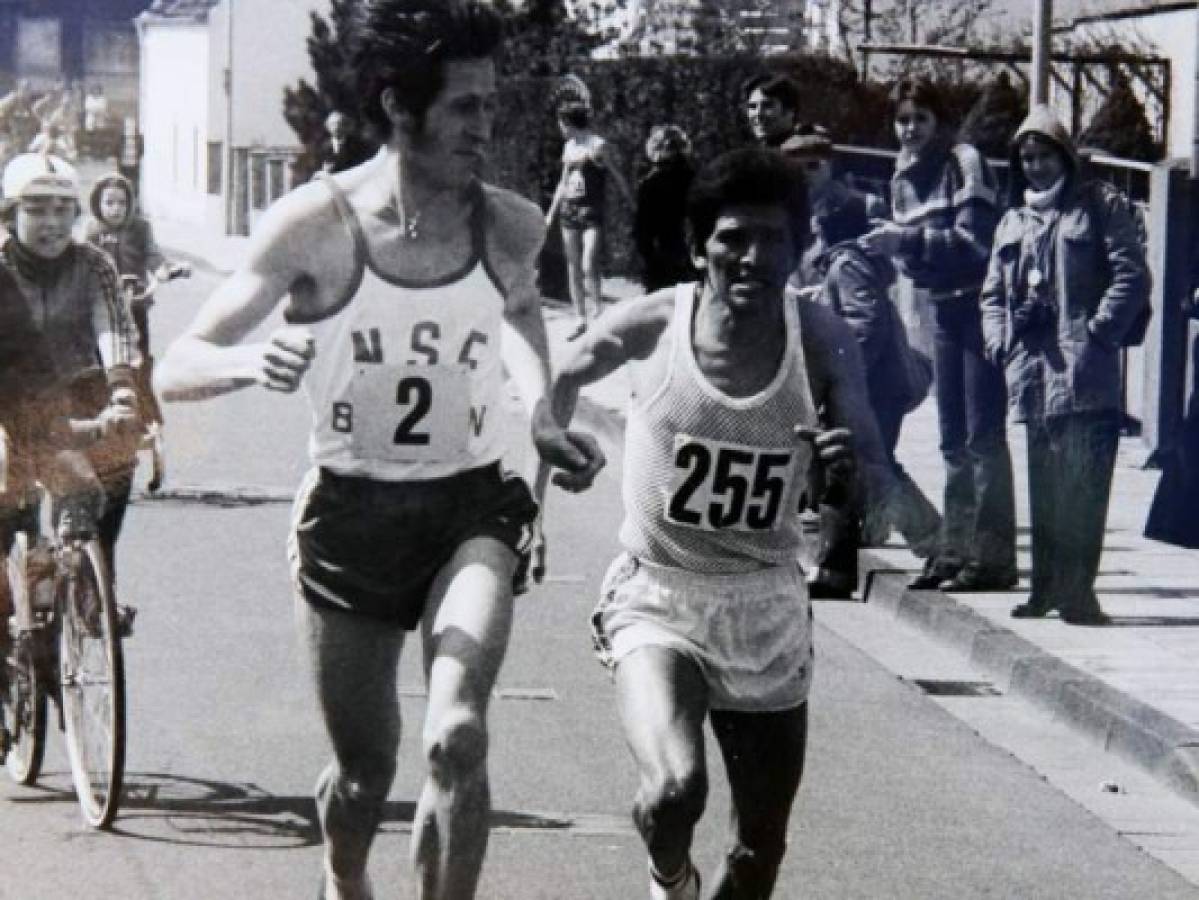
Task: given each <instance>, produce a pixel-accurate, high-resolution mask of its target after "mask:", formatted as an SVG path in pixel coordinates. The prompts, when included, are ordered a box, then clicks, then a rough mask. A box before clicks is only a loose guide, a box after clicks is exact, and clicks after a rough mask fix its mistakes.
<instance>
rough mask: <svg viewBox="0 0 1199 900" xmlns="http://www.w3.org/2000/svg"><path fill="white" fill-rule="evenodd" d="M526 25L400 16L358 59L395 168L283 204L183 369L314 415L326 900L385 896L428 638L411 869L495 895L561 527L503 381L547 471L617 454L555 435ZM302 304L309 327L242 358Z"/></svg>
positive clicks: (308, 548)
mask: <svg viewBox="0 0 1199 900" xmlns="http://www.w3.org/2000/svg"><path fill="white" fill-rule="evenodd" d="M502 26H503V23H502V21H501V19H500V18H499V17H498V15H497V14H496V13H495V12H494V11H493V9H492V8H491V7H490V6H488V5H487V4H486V3H483V2H480V0H464V2H449V3H446V2H443V0H436V2H434V0H423V2H422V0H375V2H372V3H369V4H368V5H367V6H366V8H365V16H364V21H363V22H362V24H361V28H362V32H361V34H360V35H359V38H360V40H359V41H358V47H359V50H358V55H357V58H356V61H355V65H356V70H357V72H358V73H359V76H360V81H361V84H360V96H362V97H363V98H364V109H363V115H364V117H365V118H366V120H367V121H368V122H370V123H371V125H372V126H373V127H374V128H375V130H376V131H377V132H378V134H379V136H380V137H381V138H382V140H383V143H384V146H383V148H382V149H381V150H380V152H379V154H378V155H377V156H376V157H375V158H374V159H372V160H370V161H368V162H366V163H363V164H362V165H360V166H356V167H354V168H351V169H348V170H347V171H345V172H342V173H339V174H337V175H333V176H324V177H321V178H318V179H317V180H315V181H313V182H310V183H308V184H305V185H303V186H301V187H300V188H298V189H296V190H295V191H294V192H293V193H291V194H289V195H288V196H286V197H284V198H283V199H282V200H281V201H280V202H279V203H278V204H276V206H275V207H274V208H273V209H272V210H271V211H270V212H269V213H268V214H267V216H266V217H265V218H264V220H263V222H262V223H261V225H260V226H259V231H258V233H257V234H256V235H255V238H254V241H253V244H252V249H251V251H250V254H249V258H248V260H247V262H246V263H245V264H244V265H243V266H242V267H241V268H240V269H239V270H238V271H237V272H236V273H235V274H234V275H233V276H231V277H230V278H229V279H228V280H227V281H226V282H225V283H224V284H223V285H222V286H221V287H220V288H219V289H218V291H217V292H216V294H215V295H214V296H213V297H212V298H211V300H210V301H209V303H208V304H207V305H206V306H205V308H204V309H203V310H202V311H201V312H200V314H199V316H198V317H197V319H196V321H195V322H194V323H193V325H192V326H191V329H190V331H189V333H188V334H187V335H185V336H184V337H182V338H181V339H180V340H179V341H178V342H177V343H176V344H175V345H174V347H173V348H172V349H171V351H170V352H169V353H168V355H167V357H166V358H165V359H164V360H163V364H162V368H161V372H160V377H159V385H160V388H161V389H162V392H163V395H164V397H166V398H167V399H172V398H175V399H189V398H196V399H198V398H201V397H205V396H210V395H213V394H217V393H222V392H225V391H230V390H234V389H236V388H239V387H244V386H247V385H252V384H262V385H264V386H266V387H268V388H271V389H275V390H282V391H292V390H295V389H296V388H297V387H299V385H300V383H301V380H302V381H303V385H304V387H305V389H306V391H307V394H308V396H309V400H310V402H311V404H312V408H313V412H314V427H313V434H312V436H311V439H310V448H311V454H312V457H313V463H314V469H313V471H312V472H311V474H310V475H309V477H308V478H307V479H306V480H305V482H304V484H303V486H302V487H301V489H300V491H299V494H298V496H297V499H296V507H295V517H294V531H293V533H292V537H291V541H290V547H289V549H290V555H291V559H292V563H293V571H294V575H295V583H296V588H297V594H298V602H297V609H298V615H299V618H300V622H301V627H302V630H303V632H304V635H305V638H306V643H307V649H308V652H309V656H310V659H311V663H312V668H313V673H314V675H315V681H316V689H317V698H318V701H319V705H320V709H321V713H322V715H323V717H324V722H325V727H326V728H327V730H328V733H329V737H330V739H331V742H332V744H333V753H334V759H333V762H332V763H331V764H330V765H329V767H328V768H327V769H326V770H325V771H324V772H323V773H322V774H321V776H320V779H319V781H318V784H317V804H318V808H319V811H320V820H321V828H322V831H323V833H324V837H325V860H324V868H325V872H324V881H323V893H324V895H325V896H326V897H327V898H329V900H335V898H336V900H346V898H353V900H360V898H369V897H371V896H372V893H371V889H370V885H369V881H368V879H367V873H366V864H367V855H368V852H369V848H370V844H371V841H372V839H373V837H374V835H375V832H376V830H377V828H378V825H379V820H380V816H381V813H382V809H383V803H384V801H385V799H386V797H387V793H388V790H389V788H390V787H391V783H392V780H393V777H394V775H395V770H396V754H397V749H398V746H399V740H400V708H399V702H398V698H397V690H396V687H397V685H396V678H397V665H398V663H399V658H400V652H401V649H402V647H403V645H404V638H405V636H406V633H407V631H409V630H416V629H418V628H419V629H420V632H421V638H422V641H423V644H424V659H425V673H426V677H427V680H428V709H427V713H426V716H425V722H424V728H423V731H422V734H421V739H422V741H423V746H424V755H425V758H426V760H427V763H428V767H429V777H428V780H427V781H426V782H425V787H424V790H423V792H422V794H421V797H420V800H419V803H418V804H417V809H416V814H415V819H414V822H413V833H412V856H413V862H414V865H415V867H416V870H417V876H418V882H419V884H418V889H417V894H418V896H420V897H422V898H450V897H453V898H462V897H472V896H474V893H475V890H476V886H477V883H478V878H479V872H480V868H481V866H482V862H483V855H484V852H485V849H486V846H487V837H488V813H489V810H490V792H489V787H488V778H487V767H486V761H487V745H488V730H487V722H486V714H487V705H488V698H489V696H490V693H491V690H492V686H493V685H494V683H495V679H496V675H497V672H498V670H499V667H500V664H501V662H502V660H503V657H504V653H505V650H506V648H507V644H508V636H509V631H510V628H511V624H512V612H513V610H512V582H513V577H514V575H515V573H516V570H517V564H518V561H519V560H520V556H521V554H522V552H523V551H524V549H525V543H524V542H525V540H526V538H527V532H528V528H529V525H530V523H531V522H532V521H533V519H534V517H535V516H536V511H537V507H536V504H535V503H534V502H533V499H532V497H531V495H530V493H529V490H528V488H527V486H526V485H525V483H524V482H523V481H521V480H520V479H518V478H515V477H513V476H511V475H509V474H507V473H505V472H504V471H503V469H502V468H501V463H500V459H501V455H502V453H503V451H504V449H505V448H504V446H503V443H504V442H503V440H502V435H501V428H500V422H499V419H500V416H501V414H502V413H501V408H502V401H503V395H502V390H503V388H502V384H503V373H502V368H506V369H507V371H508V373H509V374H510V376H511V377H512V379H513V380H514V381H515V382H516V385H517V387H518V388H519V390H520V393H521V395H522V397H523V399H524V401H525V404H526V406H527V408H528V411H529V414H530V416H531V418H532V423H533V424H532V435H533V441H534V443H535V445H536V447H537V449H538V451H539V452H540V454H541V455H542V456H543V457H544V458H545V459H546V460H548V461H550V462H552V463H554V464H555V465H559V466H563V467H564V468H565V469H566V470H568V474H565V478H563V477H562V476H561V475H560V476H558V477H559V479H560V481H562V480H565V481H566V482H568V483H569V484H568V485H567V486H580V487H581V486H584V485H586V484H587V483H589V482H590V480H591V478H592V477H593V476H594V473H595V471H596V470H597V469H598V467H599V465H601V464H602V456H601V455H600V454H599V450H598V447H597V445H596V444H595V442H594V441H593V440H591V439H590V438H589V437H587V436H583V435H577V434H573V433H571V434H568V433H567V432H566V431H565V430H564V429H562V428H559V427H558V426H557V425H556V424H555V422H554V419H553V417H552V415H551V414H550V412H549V408H548V404H547V402H546V397H545V393H546V390H547V385H548V376H549V366H548V361H547V351H546V337H545V325H544V322H543V320H542V317H541V307H540V298H539V296H538V292H537V290H536V287H535V278H534V264H535V262H536V259H537V255H538V251H539V250H540V247H541V243H542V240H543V238H544V234H545V227H544V224H543V221H542V215H541V212H540V210H538V209H537V208H536V207H535V206H534V205H533V204H531V203H529V202H527V201H525V200H523V199H521V198H519V197H517V196H516V195H515V194H512V193H510V192H508V191H504V190H500V189H498V188H494V187H492V186H490V185H487V184H484V183H483V182H482V181H481V180H480V177H479V175H480V171H481V169H482V166H483V163H484V161H485V158H486V153H487V149H488V145H489V143H490V141H491V138H492V133H493V125H494V121H495V109H496V72H495V63H494V59H493V54H494V53H495V51H496V50H497V48H498V46H499V43H500V38H501V33H502ZM285 296H286V297H288V299H287V301H286V305H285V307H284V313H285V316H286V318H287V321H288V323H289V324H288V325H286V326H284V327H283V328H281V329H279V330H278V331H276V332H275V333H274V334H273V335H272V336H271V338H270V339H269V340H268V341H267V342H265V343H262V344H242V343H240V342H241V341H242V340H243V339H244V338H245V336H246V335H247V334H248V333H249V331H250V330H251V329H252V328H253V327H255V326H256V325H257V324H258V323H260V322H261V321H262V320H263V319H265V318H266V316H267V315H268V314H269V313H270V312H271V311H272V310H273V309H274V308H275V307H276V306H278V305H279V303H280V302H281V300H282V298H284V297H285Z"/></svg>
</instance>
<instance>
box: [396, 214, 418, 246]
mask: <svg viewBox="0 0 1199 900" xmlns="http://www.w3.org/2000/svg"><path fill="white" fill-rule="evenodd" d="M400 221H401V223H402V225H401V227H402V228H403V229H404V237H405V238H406V239H407V240H410V241H418V240H420V210H419V209H418V210H417V211H416V212H414V213H413V214H412V215H411V216H409V215H406V214H405V213H404V212H403V210H402V209H401V211H400Z"/></svg>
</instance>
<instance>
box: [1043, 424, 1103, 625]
mask: <svg viewBox="0 0 1199 900" xmlns="http://www.w3.org/2000/svg"><path fill="white" fill-rule="evenodd" d="M1119 442H1120V417H1119V413H1117V412H1116V411H1115V410H1112V411H1110V412H1109V411H1105V412H1097V413H1076V414H1073V415H1066V416H1055V417H1053V418H1051V419H1049V420H1047V421H1044V422H1035V423H1034V422H1030V423H1029V424H1028V495H1029V506H1030V510H1031V513H1032V595H1031V597H1030V600H1031V602H1033V603H1034V604H1036V605H1039V606H1043V607H1046V608H1051V607H1057V608H1058V609H1060V610H1064V611H1067V610H1068V611H1072V612H1077V613H1083V614H1085V613H1088V612H1094V611H1095V610H1097V609H1098V608H1099V601H1098V599H1097V598H1096V597H1095V578H1096V576H1097V575H1098V574H1099V557H1100V554H1101V553H1102V552H1103V534H1104V529H1105V527H1106V525H1107V505H1108V498H1109V497H1110V495H1111V487H1112V473H1113V471H1114V470H1115V468H1116V450H1117V447H1118V445H1119Z"/></svg>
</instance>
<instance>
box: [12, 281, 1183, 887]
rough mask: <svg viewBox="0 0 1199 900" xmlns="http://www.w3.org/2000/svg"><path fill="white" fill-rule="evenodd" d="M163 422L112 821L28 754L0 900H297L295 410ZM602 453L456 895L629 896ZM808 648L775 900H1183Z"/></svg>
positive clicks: (134, 517) (214, 407) (712, 812)
mask: <svg viewBox="0 0 1199 900" xmlns="http://www.w3.org/2000/svg"><path fill="white" fill-rule="evenodd" d="M211 286H212V281H211V279H210V278H209V277H208V276H205V275H204V274H203V273H201V274H199V275H198V276H197V277H196V278H195V279H194V280H193V281H192V282H191V283H190V284H186V285H171V286H169V287H168V288H165V289H164V292H163V297H162V301H161V303H160V306H159V307H158V308H157V309H156V311H155V316H156V325H157V326H158V333H157V334H156V343H157V342H158V339H159V338H167V337H169V336H170V335H171V334H173V333H175V331H177V329H178V327H179V326H180V324H181V323H182V322H183V321H184V320H186V319H187V318H188V317H189V316H190V313H191V311H192V310H193V309H194V305H195V301H196V299H197V298H198V297H199V296H200V295H202V294H203V293H205V292H206V290H208V289H210V288H211ZM167 415H168V435H169V445H168V446H169V448H170V452H171V457H170V460H171V462H170V468H169V470H168V482H167V488H168V491H167V494H166V496H165V497H164V498H163V499H152V500H147V499H142V500H140V501H139V502H138V503H136V504H135V506H134V508H133V509H132V510H131V512H130V516H129V520H128V524H127V530H126V535H125V538H124V539H123V542H122V545H121V549H120V562H119V565H120V572H121V576H120V592H121V595H122V597H123V598H124V599H125V600H127V601H129V602H132V603H134V604H136V605H137V606H138V607H139V609H140V615H139V618H138V621H137V631H136V634H135V635H134V637H133V638H132V639H131V640H130V641H129V642H128V644H127V651H128V674H129V682H130V715H129V726H130V728H129V730H130V740H129V761H128V769H129V776H128V781H129V790H128V795H127V798H126V802H125V805H124V809H123V812H122V814H121V816H120V817H119V818H118V820H117V822H116V826H115V828H114V830H113V831H112V832H111V833H107V834H96V833H89V832H87V831H86V830H84V829H83V828H82V827H81V825H80V823H79V819H78V815H77V813H76V810H75V806H74V800H73V796H72V795H71V793H70V786H69V776H68V775H67V774H66V765H65V758H64V756H63V754H62V751H61V740H60V737H59V736H58V735H57V734H52V736H51V753H50V754H49V756H48V759H47V774H46V776H45V777H44V778H43V780H42V783H41V785H40V786H39V787H38V788H36V789H32V790H30V789H19V788H16V787H13V786H11V785H9V784H7V783H3V786H2V787H0V810H2V811H0V846H3V848H4V858H5V859H6V861H7V862H8V865H7V866H6V874H5V875H4V876H3V877H2V878H0V897H4V898H22V900H24V898H37V900H74V898H76V897H77V896H80V895H83V894H85V893H86V894H87V895H91V896H106V897H120V898H129V900H148V898H155V900H158V898H163V900H191V898H197V900H198V898H205V900H211V898H291V897H301V898H303V897H311V896H315V892H316V883H317V873H318V870H319V860H320V849H319V844H318V836H317V832H316V829H315V824H314V822H315V820H314V809H313V806H312V803H311V801H310V792H311V787H312V783H313V780H314V778H315V776H316V773H317V771H318V769H319V768H320V766H321V765H322V764H323V761H324V758H325V755H326V752H327V751H326V746H325V741H324V738H323V735H322V733H321V730H320V728H319V725H318V723H317V721H316V718H315V715H314V712H313V709H312V706H311V703H310V697H309V692H308V683H307V678H306V674H305V670H304V667H303V665H302V660H301V659H300V656H299V653H298V649H297V644H296V641H295V640H294V636H293V630H292V608H291V601H290V599H289V586H288V575H287V571H286V562H285V558H284V551H283V544H284V539H285V536H286V530H287V522H288V516H289V507H288V504H287V503H286V501H285V499H283V498H284V497H285V496H286V493H287V491H288V490H289V489H290V488H291V487H293V486H294V484H295V482H296V480H297V479H298V478H299V477H300V475H301V474H302V472H303V469H304V461H303V443H304V438H303V433H304V428H305V425H306V412H305V410H304V408H303V404H302V403H301V402H299V401H298V400H297V399H296V398H280V397H278V396H277V395H268V394H266V393H265V392H261V391H252V392H245V393H243V394H242V395H240V396H237V397H232V398H227V399H223V400H220V401H214V402H212V403H210V404H208V405H206V406H186V407H182V406H181V407H168V409H167ZM513 427H514V428H516V426H515V425H513ZM611 455H612V456H613V465H612V466H611V467H610V469H609V470H608V471H607V472H606V473H605V474H604V475H603V476H602V478H601V481H600V482H599V483H598V484H597V486H596V488H595V489H594V490H593V491H592V492H591V493H589V494H587V495H585V496H582V497H570V496H567V495H564V494H561V493H556V494H554V495H552V497H551V501H550V509H549V539H550V566H551V578H550V580H549V581H548V582H547V583H546V584H545V585H543V586H541V587H540V588H538V589H537V590H536V591H534V592H533V593H532V594H530V595H528V596H526V597H525V598H523V599H521V600H520V601H519V609H518V617H517V622H516V628H515V633H514V637H513V642H512V647H511V651H510V653H509V658H508V662H507V664H506V665H505V668H504V670H503V672H502V674H501V678H500V684H499V692H498V696H497V699H496V701H495V703H494V705H493V712H492V731H493V748H494V751H493V756H492V775H493V785H494V801H495V813H494V816H493V836H492V840H491V848H490V852H489V856H488V861H487V866H486V869H485V872H484V879H483V885H482V888H481V891H480V896H481V897H486V898H497V900H525V898H547V900H575V898H620V900H624V898H636V897H643V896H645V895H646V893H645V878H646V876H645V863H644V856H643V853H642V851H641V849H640V844H639V840H638V839H637V837H636V835H635V834H634V832H633V830H632V828H631V825H630V822H629V818H628V806H629V800H630V798H631V796H632V791H633V787H634V783H635V782H634V773H633V771H632V768H631V764H630V761H629V759H628V756H627V753H626V751H625V748H624V746H623V743H622V739H621V737H620V734H619V731H618V728H617V723H616V718H615V714H614V710H613V705H612V702H611V700H612V698H611V691H610V687H609V685H608V682H607V677H606V675H605V673H604V672H603V670H602V669H601V668H600V667H599V666H598V665H597V664H596V663H594V662H593V660H592V658H591V655H590V649H589V641H588V637H587V630H586V621H587V614H588V611H589V609H590V607H591V605H592V604H593V602H594V597H595V593H596V590H597V584H598V581H599V578H600V577H601V575H602V573H603V569H604V567H605V565H606V564H607V562H608V559H609V558H610V557H611V555H612V554H613V552H614V544H615V528H616V525H617V523H618V521H619V495H618V491H617V485H618V478H619V468H620V467H619V459H618V458H616V457H615V454H614V453H613V454H611ZM200 488H202V489H204V490H203V491H200V490H197V489H200ZM172 491H173V492H174V493H172ZM247 501H248V502H247ZM817 646H818V660H817V677H816V685H815V692H814V696H813V701H812V703H813V717H812V727H811V744H810V750H809V762H808V770H807V774H806V777H805V781H804V785H803V787H802V789H801V795H800V801H799V804H798V807H797V810H796V813H795V815H794V817H793V821H792V827H791V850H790V853H789V855H788V858H787V860H786V862H785V865H784V869H783V872H782V876H781V879H780V882H779V887H778V890H777V892H776V896H777V897H780V898H798V897H810V898H911V900H936V898H946V900H949V898H954V900H960V898H975V897H978V898H982V897H994V898H1054V900H1058V898H1085V900H1091V898H1095V900H1103V898H1112V900H1116V898H1121V900H1123V898H1153V900H1158V898H1161V900H1169V898H1193V897H1197V896H1199V891H1197V890H1196V889H1195V888H1194V887H1192V886H1190V885H1188V884H1187V883H1186V882H1184V881H1183V880H1182V879H1180V878H1179V877H1177V876H1176V875H1174V874H1173V873H1172V872H1171V871H1170V870H1168V869H1166V868H1165V867H1164V866H1162V865H1160V864H1158V863H1156V862H1154V861H1153V860H1151V859H1150V858H1148V857H1147V856H1145V855H1143V854H1141V853H1140V852H1138V851H1137V850H1136V849H1135V848H1134V847H1133V846H1132V845H1131V844H1129V843H1127V842H1125V841H1124V840H1122V839H1121V838H1120V837H1119V836H1118V835H1117V834H1116V833H1115V832H1114V831H1112V830H1111V829H1110V828H1109V827H1108V826H1106V825H1104V824H1102V823H1101V822H1100V821H1099V820H1097V819H1095V818H1093V817H1092V816H1091V815H1090V814H1088V813H1086V812H1085V811H1084V810H1082V809H1081V808H1080V807H1079V806H1077V805H1075V804H1074V803H1073V802H1072V801H1070V800H1068V799H1067V798H1065V797H1064V796H1063V795H1061V794H1060V793H1058V792H1057V791H1056V790H1055V789H1053V788H1052V787H1050V786H1049V785H1048V784H1046V783H1045V782H1044V781H1043V780H1042V779H1041V778H1040V777H1039V776H1037V775H1036V774H1035V773H1034V772H1033V771H1032V770H1031V769H1029V768H1028V767H1027V766H1025V765H1024V764H1022V763H1021V762H1019V761H1018V760H1016V759H1014V758H1013V757H1012V756H1010V755H1009V754H1008V753H1006V752H1004V751H1001V750H998V749H996V748H995V747H992V746H991V745H989V744H987V743H986V742H985V741H984V740H982V739H981V738H980V737H979V736H978V735H977V734H976V733H975V732H974V731H973V730H971V729H970V728H968V727H966V726H965V725H963V724H962V723H961V722H960V721H958V720H957V719H955V718H952V717H951V716H950V715H949V714H947V713H946V712H945V711H944V710H943V709H941V708H940V707H938V706H937V705H935V704H934V703H932V702H931V701H930V700H929V699H928V698H927V697H925V696H923V695H922V694H921V693H919V692H918V691H917V690H915V689H914V688H913V687H912V686H911V685H909V684H907V683H904V682H902V681H899V680H897V679H896V678H895V677H893V676H892V675H891V674H889V673H888V672H887V671H886V670H884V669H883V668H881V667H880V666H879V665H878V664H877V663H875V662H874V661H872V660H871V659H870V658H869V657H867V656H865V655H863V654H862V653H861V652H859V651H858V650H856V649H854V648H853V647H851V646H850V645H848V644H847V643H845V642H844V641H842V640H841V639H840V638H838V637H837V636H836V635H834V634H833V633H832V632H830V631H828V630H826V629H824V628H821V629H820V630H819V633H818V634H817ZM416 649H417V648H416V646H415V644H413V646H412V647H410V652H409V653H408V654H407V658H406V659H405V662H404V665H403V677H402V690H401V694H402V700H401V702H402V705H403V709H404V715H405V720H406V726H407V732H408V734H409V735H410V736H412V735H416V734H417V733H418V731H419V722H420V716H421V713H422V710H423V698H422V696H421V683H420V679H419V675H418V674H417V669H416V662H417V656H418V653H417V652H413V651H416ZM980 702H985V701H984V700H980ZM417 744H418V741H416V740H412V739H411V737H409V738H408V739H406V741H405V744H404V747H403V748H402V760H401V768H400V775H399V777H398V779H397V782H396V786H395V790H394V791H393V795H392V799H391V803H390V804H389V807H388V811H387V819H386V823H385V826H384V828H383V831H382V833H381V835H380V836H379V838H378V840H377V842H376V847H375V852H374V857H373V862H372V872H373V875H374V878H375V882H376V885H377V886H378V888H379V893H380V896H381V897H386V898H396V897H401V898H407V897H412V896H414V891H413V888H412V885H411V881H410V879H409V877H408V875H407V865H406V858H407V832H408V825H409V821H410V818H411V813H412V799H413V797H414V796H415V794H416V792H417V790H418V787H419V784H420V780H421V772H420V760H419V758H418V753H417ZM713 749H714V748H712V747H710V748H709V750H710V751H712V750H713ZM713 763H714V765H713V772H714V773H715V774H714V777H713V785H712V793H711V797H710V801H709V812H708V815H707V817H706V818H705V821H704V822H703V823H702V826H701V829H700V831H699V834H698V836H697V844H696V849H695V856H696V860H697V862H698V863H699V864H700V866H701V868H702V869H703V870H704V871H707V872H711V871H712V869H713V867H714V866H715V863H716V860H717V859H718V856H719V853H720V848H721V846H722V842H723V827H724V821H725V815H726V808H727V791H726V789H725V786H724V784H723V780H722V778H721V776H720V775H719V765H718V763H716V760H715V758H713Z"/></svg>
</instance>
